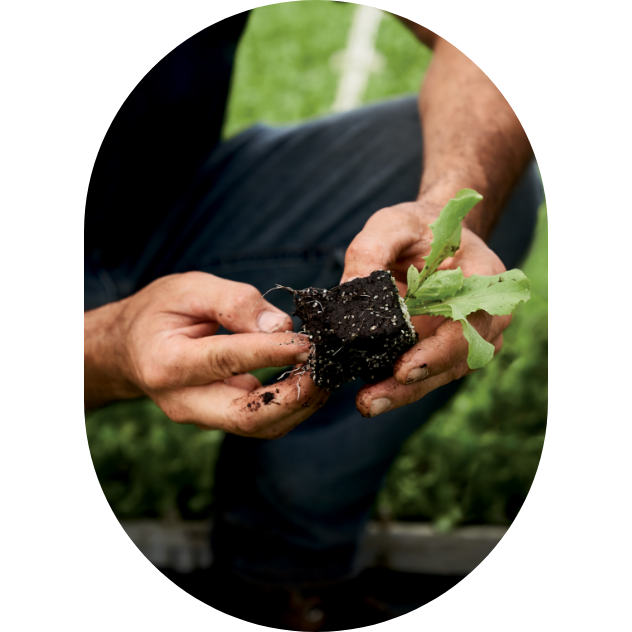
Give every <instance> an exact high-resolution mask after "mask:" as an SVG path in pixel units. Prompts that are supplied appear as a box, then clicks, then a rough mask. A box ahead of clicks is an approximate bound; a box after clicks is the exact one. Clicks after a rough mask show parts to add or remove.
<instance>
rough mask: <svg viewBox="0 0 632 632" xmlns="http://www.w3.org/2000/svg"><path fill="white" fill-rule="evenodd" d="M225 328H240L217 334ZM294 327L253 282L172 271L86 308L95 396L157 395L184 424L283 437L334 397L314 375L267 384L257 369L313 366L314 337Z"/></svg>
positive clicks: (89, 385)
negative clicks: (127, 294)
mask: <svg viewBox="0 0 632 632" xmlns="http://www.w3.org/2000/svg"><path fill="white" fill-rule="evenodd" d="M220 325H223V326H224V327H226V328H227V329H229V330H230V331H233V332H235V335H232V336H228V335H224V336H222V335H220V336H218V335H215V334H216V332H217V330H218V329H219V326H220ZM291 329H292V320H291V318H290V317H289V316H288V315H287V314H285V313H284V312H282V311H281V310H279V309H277V308H276V307H274V306H273V305H271V304H270V303H268V302H267V301H266V300H263V299H262V298H261V294H260V293H259V292H258V291H257V290H256V289H255V288H254V287H252V286H250V285H246V284H243V283H235V282H232V281H226V280H223V279H220V278H218V277H215V276H213V275H210V274H205V273H202V272H189V273H186V274H175V275H171V276H167V277H163V278H161V279H158V280H157V281H154V282H153V283H151V284H150V285H148V286H147V287H145V288H144V289H143V290H141V291H140V292H138V293H137V294H134V295H133V296H131V297H129V298H127V299H124V300H122V301H119V302H118V303H113V304H111V305H106V306H105V307H103V308H100V309H97V310H94V311H93V312H88V313H87V314H86V396H87V397H86V399H87V401H88V403H89V404H90V403H92V404H94V403H99V404H100V403H104V401H103V399H104V396H103V393H107V394H108V395H107V396H106V397H105V400H106V401H107V400H111V399H120V398H131V397H138V396H141V395H148V396H149V397H151V398H152V399H153V400H154V401H155V402H156V404H157V405H158V406H159V407H160V408H161V409H162V410H163V411H164V412H165V413H166V415H167V416H168V417H169V418H170V419H172V420H173V421H175V422H177V423H192V424H195V425H197V426H199V427H201V428H205V429H214V428H219V429H222V430H225V431H226V432H231V433H234V434H238V435H242V436H247V437H259V438H266V439H268V438H269V439H272V438H277V437H280V436H282V435H284V434H285V433H287V432H288V431H289V430H291V429H292V428H294V427H295V426H296V425H298V424H299V423H301V422H302V421H304V420H305V419H307V417H309V416H310V415H311V414H312V413H313V412H315V411H316V410H317V409H318V408H319V407H320V406H322V405H323V404H324V403H325V401H326V399H327V397H328V393H327V392H326V391H324V390H323V389H320V388H319V387H317V386H316V385H315V384H314V383H313V382H312V380H311V379H310V377H309V375H308V374H307V373H306V374H304V375H300V376H298V375H296V376H293V377H291V378H289V379H287V380H284V381H281V382H278V383H276V384H275V385H274V386H269V387H266V388H262V386H261V382H259V380H258V379H257V378H255V377H254V376H253V375H251V374H249V373H247V371H251V370H253V369H258V368H264V367H273V366H274V367H283V366H286V365H293V364H300V363H304V362H305V361H306V360H307V355H308V352H309V344H308V342H307V339H306V338H305V337H304V336H299V335H298V334H293V333H291ZM264 332H268V333H264ZM299 379H300V383H299ZM265 393H268V395H266V396H265V397H264V394H265ZM99 397H101V401H98V398H99Z"/></svg>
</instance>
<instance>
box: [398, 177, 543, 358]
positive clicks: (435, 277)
mask: <svg viewBox="0 0 632 632" xmlns="http://www.w3.org/2000/svg"><path fill="white" fill-rule="evenodd" d="M482 199H483V197H482V196H481V195H480V194H479V193H477V192H476V191H473V190H472V189H461V190H460V191H459V192H458V193H457V194H456V195H455V196H454V198H453V199H451V200H450V201H449V202H448V203H447V204H446V205H445V206H444V207H443V209H441V213H440V214H439V217H438V218H437V219H436V220H435V221H434V222H433V223H432V224H430V228H432V244H431V248H430V253H429V254H428V256H427V257H424V259H425V263H424V267H423V268H422V269H421V270H417V268H415V266H410V268H408V275H407V280H408V289H407V291H406V307H407V308H408V312H409V314H410V315H411V316H445V317H446V318H451V319H452V320H458V321H459V322H460V323H461V326H462V327H463V335H464V336H465V338H466V339H467V342H468V345H469V349H468V354H467V364H468V366H469V367H470V369H482V368H483V367H484V366H485V365H486V364H487V363H488V362H490V361H491V360H492V358H493V357H494V345H492V344H490V343H489V342H487V341H486V340H484V339H483V338H482V336H481V335H480V334H479V333H478V332H477V331H476V329H474V327H472V325H471V324H470V322H469V321H468V320H467V317H468V316H469V315H470V314H472V313H474V312H476V311H478V310H481V309H483V310H485V311H486V312H488V313H489V314H491V315H492V316H508V315H509V314H511V312H512V311H513V310H514V308H515V307H516V305H517V304H518V303H519V302H521V301H523V302H525V303H526V302H527V301H528V300H529V296H530V293H531V284H530V283H529V279H527V277H526V276H525V275H524V274H523V273H522V272H521V271H520V270H509V271H508V272H503V273H502V274H497V275H496V276H480V275H478V274H474V275H472V276H470V277H467V278H464V276H463V272H462V270H461V268H457V269H456V270H446V271H441V270H437V268H438V267H439V266H440V265H441V264H442V263H443V262H444V261H445V260H446V259H447V258H448V257H451V256H453V255H454V254H455V253H456V251H457V250H458V249H459V246H460V245H461V222H462V221H463V220H464V219H465V217H466V216H467V214H468V213H469V212H470V211H471V210H472V208H474V206H475V205H476V204H477V203H478V202H479V201H480V200H482Z"/></svg>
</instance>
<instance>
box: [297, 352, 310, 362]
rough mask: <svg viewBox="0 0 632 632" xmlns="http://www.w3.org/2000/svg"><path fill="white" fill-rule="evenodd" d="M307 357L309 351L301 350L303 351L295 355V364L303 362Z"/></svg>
mask: <svg viewBox="0 0 632 632" xmlns="http://www.w3.org/2000/svg"><path fill="white" fill-rule="evenodd" d="M308 358H309V351H303V353H299V354H298V355H297V356H296V358H295V359H296V364H303V363H304V362H307V360H308Z"/></svg>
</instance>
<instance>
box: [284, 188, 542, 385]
mask: <svg viewBox="0 0 632 632" xmlns="http://www.w3.org/2000/svg"><path fill="white" fill-rule="evenodd" d="M480 200H482V196H481V195H479V194H478V193H477V192H476V191H473V190H471V189H463V190H461V191H459V192H458V193H457V194H456V196H455V197H454V199H452V200H450V201H449V202H448V204H446V206H445V207H444V208H443V209H442V211H441V213H440V215H439V217H438V218H437V220H436V221H435V222H434V223H433V224H431V225H430V228H431V229H432V236H433V240H432V244H431V248H430V253H429V254H428V255H427V256H426V257H424V266H423V267H422V268H421V270H417V268H415V266H410V268H409V269H408V278H407V281H408V288H407V292H406V295H405V297H404V298H402V297H401V296H400V295H399V291H398V289H397V285H396V283H395V279H394V278H393V276H392V274H391V273H390V272H387V271H384V270H375V271H374V272H372V273H371V274H370V275H369V276H367V277H362V278H357V279H353V280H351V281H347V282H346V283H341V284H340V285H338V286H337V287H335V288H332V289H330V290H324V289H318V288H306V289H303V290H293V289H292V288H289V287H283V286H277V287H278V288H281V287H283V289H285V290H287V291H289V292H291V293H292V294H293V297H294V305H295V307H296V310H295V312H294V315H295V316H298V317H299V318H300V319H301V321H302V323H303V326H302V329H301V332H302V333H304V334H306V335H307V336H309V340H310V342H311V343H312V345H311V349H310V356H309V359H308V361H307V363H306V364H305V365H304V366H303V367H302V368H301V369H300V375H302V374H303V373H304V372H306V371H309V372H310V374H311V377H312V379H313V380H314V382H315V383H316V384H318V385H319V386H322V387H324V388H326V389H329V390H333V389H336V388H339V387H340V386H342V384H344V383H345V382H348V381H351V380H354V379H356V377H360V378H362V379H364V380H366V381H379V380H383V379H386V378H388V377H391V376H392V375H393V366H394V364H395V362H396V361H397V358H399V357H400V356H401V355H402V354H403V353H404V352H406V351H407V350H408V349H410V348H411V347H412V346H413V345H414V344H415V343H416V342H417V340H418V335H417V332H416V331H415V329H414V327H413V325H412V323H411V320H410V317H411V316H420V315H427V316H445V317H446V318H452V319H453V320H458V321H459V322H460V323H461V326H462V327H463V333H464V335H465V338H466V339H467V341H468V343H469V349H468V356H467V363H468V366H469V367H470V368H472V369H478V368H481V367H483V366H485V365H486V364H487V363H488V362H489V361H490V360H491V359H492V357H493V355H494V347H493V345H491V344H490V343H488V342H487V341H485V340H484V339H483V338H482V337H481V336H480V335H479V334H478V332H477V331H476V330H475V329H474V327H472V325H471V324H470V323H469V321H468V320H467V316H468V315H469V314H472V313H473V312H476V311H477V310H480V309H483V310H485V311H486V312H488V313H489V314H491V315H493V316H500V315H506V314H510V313H511V311H512V310H513V309H514V308H515V306H516V305H517V304H518V303H519V302H520V301H527V300H529V294H530V284H529V280H528V279H527V278H526V277H525V276H524V274H523V273H522V272H520V270H510V271H509V272H503V273H502V274H498V275H496V276H479V275H473V276H471V277H467V278H466V277H465V276H464V275H463V272H462V270H461V268H457V269H456V270H439V269H438V268H439V267H440V266H441V264H442V263H443V262H444V261H445V260H446V259H447V258H448V257H451V256H453V255H454V254H455V253H456V251H457V250H458V249H459V247H460V245H461V222H462V221H463V219H464V218H465V216H466V215H467V214H468V213H469V212H470V211H471V210H472V208H473V207H474V206H475V205H476V204H477V203H478V202H479V201H480Z"/></svg>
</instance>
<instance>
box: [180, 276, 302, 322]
mask: <svg viewBox="0 0 632 632" xmlns="http://www.w3.org/2000/svg"><path fill="white" fill-rule="evenodd" d="M195 284H196V287H195V288H189V291H190V292H191V291H193V292H194V293H195V296H196V299H195V304H194V305H193V306H192V311H193V313H194V315H196V316H198V317H200V318H204V319H208V320H213V321H215V322H218V323H220V324H221V325H223V326H224V327H225V328H226V329H228V330H229V331H232V332H234V333H257V332H264V333H272V332H276V331H291V330H292V328H293V323H292V319H291V318H290V316H289V315H288V314H286V313H285V312H284V311H282V310H280V309H279V308H278V307H275V306H274V305H272V304H271V303H269V302H268V301H266V300H265V299H264V298H262V296H261V292H259V290H258V289H257V288H256V287H254V286H252V285H249V284H248V283H238V282H237V281H228V280H226V279H221V278H220V277H216V276H214V275H212V274H206V273H199V274H196V278H195Z"/></svg>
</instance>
